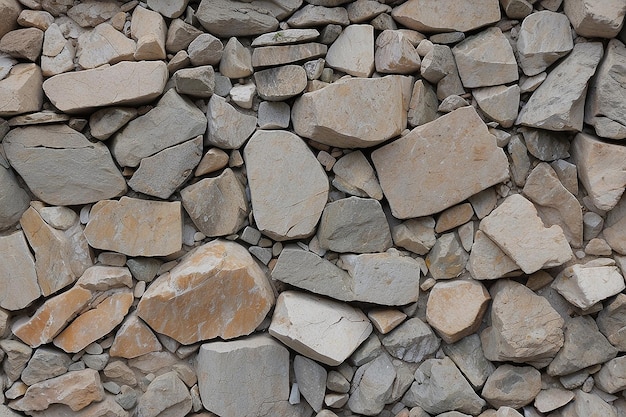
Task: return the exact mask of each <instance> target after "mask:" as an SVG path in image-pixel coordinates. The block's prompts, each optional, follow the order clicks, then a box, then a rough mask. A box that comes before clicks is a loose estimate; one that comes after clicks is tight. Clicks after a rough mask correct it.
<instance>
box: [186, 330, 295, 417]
mask: <svg viewBox="0 0 626 417" xmlns="http://www.w3.org/2000/svg"><path fill="white" fill-rule="evenodd" d="M196 373H197V375H198V387H199V388H200V397H201V398H202V404H203V405H204V407H205V408H206V409H207V410H209V411H211V412H214V413H217V414H219V415H220V416H223V417H262V416H265V415H271V412H272V408H273V407H275V405H274V404H276V403H277V402H279V401H286V400H287V399H288V398H289V351H288V350H287V349H285V347H283V346H282V345H281V344H280V343H278V342H276V341H275V340H274V339H272V338H271V337H269V336H267V335H255V336H251V337H248V338H244V339H240V340H236V341H230V342H221V341H218V342H210V343H206V344H203V345H202V346H200V352H199V353H198V358H197V361H196ZM268 413H269V414H268ZM280 415H283V414H280Z"/></svg>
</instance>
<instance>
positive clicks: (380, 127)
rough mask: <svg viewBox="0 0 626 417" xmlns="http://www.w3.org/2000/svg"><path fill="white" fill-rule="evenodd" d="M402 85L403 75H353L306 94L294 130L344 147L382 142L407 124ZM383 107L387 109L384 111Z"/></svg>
mask: <svg viewBox="0 0 626 417" xmlns="http://www.w3.org/2000/svg"><path fill="white" fill-rule="evenodd" d="M402 84H403V82H402V77H399V76H388V77H383V78H378V79H374V78H370V79H364V78H353V79H346V80H343V81H339V82H336V83H333V84H330V85H328V86H326V87H324V88H322V89H321V90H317V91H313V92H310V93H305V94H303V95H302V96H301V97H300V98H298V99H297V100H296V102H295V103H294V105H293V108H292V110H291V119H292V122H293V127H294V130H295V131H296V133H297V134H298V135H300V136H304V137H306V138H309V139H313V140H315V141H317V142H321V143H325V144H327V145H330V146H337V147H341V148H365V147H370V146H374V145H378V144H379V143H382V142H384V141H386V140H388V139H391V138H393V137H395V136H398V135H399V134H400V132H402V130H403V129H404V128H405V127H406V117H407V116H406V115H407V113H406V112H407V109H406V108H405V103H404V98H403V85H402ZM381 108H384V109H386V110H385V111H384V112H381V111H380V109H381ZM345 109H351V111H349V112H346V111H345Z"/></svg>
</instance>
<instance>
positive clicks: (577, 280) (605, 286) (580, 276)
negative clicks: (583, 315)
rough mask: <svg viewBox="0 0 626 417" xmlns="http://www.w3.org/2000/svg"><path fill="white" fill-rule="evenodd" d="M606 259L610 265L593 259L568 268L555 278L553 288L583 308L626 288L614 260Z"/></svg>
mask: <svg viewBox="0 0 626 417" xmlns="http://www.w3.org/2000/svg"><path fill="white" fill-rule="evenodd" d="M597 261H600V259H598V260H597ZM605 261H606V263H609V265H596V264H595V263H594V262H593V261H592V262H589V263H587V264H585V265H572V266H571V267H569V268H566V269H565V270H563V272H561V273H560V274H559V276H558V277H557V278H556V279H555V280H554V282H553V283H552V288H554V289H556V290H557V291H558V292H559V294H561V295H562V296H563V297H565V299H566V300H567V301H569V302H570V303H571V304H573V305H575V306H576V307H578V308H581V309H583V310H586V309H588V308H589V307H591V306H593V305H594V304H596V303H598V302H600V301H602V300H605V299H607V298H609V297H612V296H614V295H615V294H618V293H620V292H621V291H622V290H624V288H626V284H624V277H623V276H622V274H620V272H619V269H618V268H617V266H615V265H614V264H613V261H612V260H610V259H606V260H605Z"/></svg>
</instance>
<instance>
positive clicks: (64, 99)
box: [43, 61, 168, 113]
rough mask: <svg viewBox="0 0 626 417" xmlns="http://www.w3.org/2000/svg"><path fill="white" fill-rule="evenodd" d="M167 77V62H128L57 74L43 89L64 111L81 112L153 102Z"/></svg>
mask: <svg viewBox="0 0 626 417" xmlns="http://www.w3.org/2000/svg"><path fill="white" fill-rule="evenodd" d="M167 76H168V73H167V66H166V65H165V63H164V62H161V61H141V62H127V61H126V62H120V63H118V64H115V65H113V66H110V67H100V68H95V69H91V70H85V71H78V72H68V73H64V74H59V75H55V76H54V77H51V78H48V79H47V80H46V81H45V82H44V83H43V89H44V92H45V93H46V96H48V98H49V99H50V101H51V102H52V104H54V106H55V107H57V108H58V109H59V110H61V111H62V112H67V113H79V112H84V111H87V110H90V109H93V108H94V107H103V106H111V105H118V104H120V105H121V104H128V105H138V104H144V103H147V102H150V101H152V100H153V99H155V98H156V97H158V96H159V95H160V94H161V93H162V92H163V89H164V88H165V83H166V81H167ZM129 86H133V88H129Z"/></svg>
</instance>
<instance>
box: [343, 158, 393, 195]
mask: <svg viewBox="0 0 626 417" xmlns="http://www.w3.org/2000/svg"><path fill="white" fill-rule="evenodd" d="M332 169H333V173H334V174H335V177H334V178H333V186H334V187H335V188H337V189H339V190H341V191H343V192H346V193H349V194H352V195H355V196H357V197H371V198H374V199H376V200H381V199H382V198H383V190H382V189H381V188H380V184H379V183H378V180H377V179H376V174H375V173H374V168H372V165H371V164H370V163H369V161H368V160H367V158H365V155H363V152H361V151H354V152H350V153H349V154H347V155H344V156H342V157H341V158H339V160H337V162H335V164H334V165H333V168H332Z"/></svg>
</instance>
